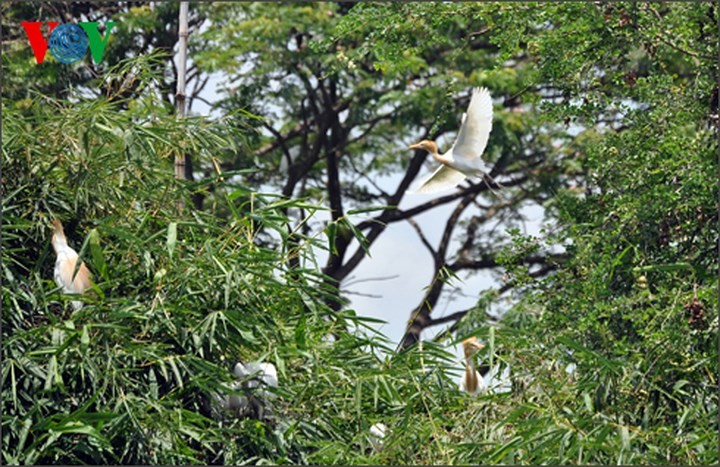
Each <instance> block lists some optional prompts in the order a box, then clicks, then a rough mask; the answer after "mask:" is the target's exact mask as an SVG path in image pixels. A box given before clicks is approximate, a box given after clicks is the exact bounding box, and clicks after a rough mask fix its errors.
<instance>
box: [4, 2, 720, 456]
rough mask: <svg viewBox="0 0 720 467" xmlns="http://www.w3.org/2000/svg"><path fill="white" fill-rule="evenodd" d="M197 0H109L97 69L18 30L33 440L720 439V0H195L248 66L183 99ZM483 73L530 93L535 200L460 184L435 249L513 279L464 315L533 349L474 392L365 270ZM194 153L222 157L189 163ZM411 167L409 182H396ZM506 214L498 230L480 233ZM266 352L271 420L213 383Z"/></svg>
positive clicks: (114, 447) (111, 449) (535, 447)
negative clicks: (450, 240)
mask: <svg viewBox="0 0 720 467" xmlns="http://www.w3.org/2000/svg"><path fill="white" fill-rule="evenodd" d="M78 8H80V7H78ZM82 8H86V9H87V7H82ZM176 10H177V8H176V4H172V3H168V4H162V3H161V4H158V5H157V7H156V8H149V7H148V6H147V5H139V6H133V7H129V8H124V7H118V8H114V7H113V8H112V9H108V10H103V9H102V8H100V7H98V9H97V10H93V9H92V8H89V9H87V11H84V10H83V11H81V13H83V14H88V15H90V16H91V17H93V18H94V17H98V18H103V17H110V16H112V17H113V18H114V19H116V20H118V21H119V23H120V24H121V26H119V29H118V31H117V37H116V38H113V41H115V42H112V41H111V44H113V45H112V47H111V49H110V50H109V51H108V56H107V62H106V63H105V64H103V65H102V66H97V67H96V68H95V69H93V70H90V69H89V68H85V67H84V66H83V65H81V64H78V65H76V66H74V67H72V66H65V65H60V64H57V63H53V61H52V60H51V59H48V62H47V63H45V64H43V65H42V66H38V65H35V64H34V59H33V58H32V53H31V52H30V51H29V48H25V47H21V46H20V45H19V44H20V43H19V42H17V43H12V44H9V45H8V46H7V52H8V53H3V56H2V66H3V81H4V83H5V84H7V86H6V87H4V89H3V94H2V97H3V100H2V128H3V134H2V200H3V206H2V227H3V231H2V268H3V269H2V281H3V285H2V292H3V297H2V310H3V313H2V338H3V348H2V353H3V362H2V413H3V418H2V428H3V430H2V446H3V447H2V459H3V461H4V462H5V463H8V464H33V463H36V464H54V463H70V464H79V463H86V464H98V463H102V464H181V463H182V464H219V463H222V464H240V463H282V464H292V463H305V464H308V463H309V464H523V465H524V464H528V465H532V464H616V463H617V464H687V465H690V464H694V465H706V464H711V463H716V462H717V461H718V440H717V429H718V426H717V414H718V334H717V328H718V324H719V323H718V317H717V314H716V310H717V308H718V297H717V280H718V260H717V258H718V253H719V252H718V234H717V231H718V229H717V226H718V214H717V213H718V210H717V206H718V192H717V176H718V165H717V156H718V121H719V119H718V105H717V100H718V89H717V87H716V86H717V84H716V80H717V73H718V68H717V62H716V60H717V57H718V50H717V46H718V44H717V39H716V37H715V35H714V32H716V30H717V24H718V11H717V9H716V6H713V4H711V3H694V4H648V3H622V2H617V3H608V4H597V3H579V2H574V3H565V2H562V3H550V4H537V3H530V4H523V3H419V4H393V3H358V4H356V5H354V6H353V5H349V4H341V5H338V4H335V3H307V4H302V3H301V4H296V3H292V4H267V3H240V4H213V5H210V4H203V5H200V4H198V5H193V7H192V13H193V22H194V24H195V25H199V24H201V23H202V22H203V21H205V20H210V21H212V24H213V27H210V28H206V29H203V30H201V32H200V31H198V32H197V34H196V35H195V36H191V38H190V41H191V50H190V54H189V55H190V57H191V59H192V60H193V63H194V64H195V66H196V67H197V68H195V70H197V73H198V75H200V74H202V73H209V72H221V73H223V74H224V75H225V76H226V77H227V81H228V83H230V84H231V85H232V90H231V91H229V92H228V93H227V95H225V96H223V97H222V99H219V100H218V102H216V103H215V104H216V108H215V110H216V114H217V116H215V117H212V118H210V117H199V116H191V117H188V118H186V119H183V120H177V119H176V118H175V116H174V114H173V112H174V110H173V107H172V106H171V105H169V104H170V102H169V101H170V100H171V95H172V86H173V85H174V84H173V82H172V78H168V73H170V71H169V70H171V68H172V67H171V66H169V63H170V59H169V58H168V56H167V54H163V53H162V52H164V51H165V52H167V51H168V50H169V48H168V47H171V46H172V44H173V39H174V37H175V36H174V35H173V33H172V32H173V31H174V29H173V28H174V27H176V25H175V24H174V23H172V21H175V15H176ZM33 12H34V13H37V11H36V10H32V8H30V7H28V6H27V5H17V6H14V7H12V8H6V9H5V10H4V15H3V23H4V24H5V23H6V22H11V23H13V24H14V23H15V22H19V21H21V20H24V19H26V18H27V16H28V15H31V14H32V13H33ZM149 30H152V31H153V32H152V33H148V32H144V31H149ZM4 47H5V45H4ZM151 51H152V53H151ZM123 55H126V56H127V57H131V58H124V57H123ZM91 71H92V72H91ZM60 76H61V77H62V80H60V79H57V78H58V77H60ZM63 80H65V81H63ZM24 82H27V83H29V84H28V85H27V87H26V88H25V87H24V86H23V83H24ZM472 85H484V86H488V87H489V88H490V89H491V90H492V92H493V95H494V96H496V97H498V98H500V100H501V101H502V105H500V106H497V107H499V108H496V120H495V127H494V130H493V133H492V136H491V141H490V147H489V150H488V153H489V156H488V157H489V159H490V160H491V161H493V162H498V161H499V163H498V166H499V167H502V171H503V173H504V174H506V175H508V176H509V177H510V180H514V179H513V177H517V180H521V179H522V181H519V182H518V183H517V184H509V186H508V187H507V188H505V189H503V191H502V192H503V193H504V194H506V196H507V198H506V200H508V201H507V203H506V204H507V205H500V204H501V203H498V204H495V205H493V204H492V203H496V202H497V200H494V198H493V197H492V196H491V195H489V194H488V193H487V192H486V191H485V190H481V189H479V188H477V186H475V187H474V186H472V185H471V186H469V187H464V188H463V190H465V192H464V193H466V194H467V193H469V194H470V195H472V196H474V197H471V198H467V199H468V201H467V206H475V207H473V208H472V209H476V210H477V211H478V212H474V211H473V213H472V214H471V215H469V216H468V217H466V218H463V219H462V220H461V221H457V219H456V221H457V225H458V226H459V227H462V231H461V232H460V233H459V235H460V240H461V243H463V247H462V249H458V251H457V252H456V253H454V254H453V253H452V252H447V254H446V257H443V258H442V260H443V261H442V262H440V263H439V264H438V268H437V272H438V276H439V275H440V273H443V274H448V275H451V276H452V275H453V273H456V272H458V271H460V270H462V269H463V268H465V269H468V270H473V268H472V267H470V266H467V264H470V263H472V261H466V263H462V262H459V261H460V260H456V259H455V256H457V257H461V258H465V260H467V258H478V259H482V260H484V261H479V262H483V263H490V264H491V265H492V268H493V269H496V270H499V271H500V272H501V273H502V274H503V279H504V284H505V285H506V288H505V289H501V290H499V291H486V293H482V294H480V293H478V306H477V307H476V308H475V309H473V310H471V311H469V312H467V313H466V314H463V315H462V320H460V321H459V322H458V323H456V325H455V327H454V330H455V333H454V334H453V339H452V340H453V342H454V341H457V340H459V339H460V338H462V337H466V336H468V335H476V336H478V337H479V338H480V339H481V340H483V341H484V342H485V343H486V348H485V350H483V351H482V352H481V353H480V359H482V360H484V361H485V362H486V363H489V364H490V365H491V366H494V365H498V366H499V368H500V369H508V368H509V370H510V373H511V377H510V378H511V382H512V389H511V390H510V391H509V392H504V393H491V394H487V395H484V396H481V397H478V398H471V397H468V396H467V395H465V394H463V393H461V392H460V391H458V390H457V386H456V382H455V381H454V379H456V376H457V374H458V373H459V371H460V367H459V366H458V364H457V362H456V361H455V360H456V358H455V357H454V356H453V355H451V354H450V353H449V352H448V350H447V347H446V345H447V343H448V342H449V339H448V340H440V341H439V342H428V341H425V342H421V343H420V344H419V345H416V346H412V347H410V348H409V349H407V350H405V351H404V352H399V353H396V352H394V351H393V350H394V349H393V348H391V343H390V342H388V340H387V339H386V338H385V337H384V336H382V335H381V334H379V333H378V332H376V331H375V330H374V328H373V326H374V324H375V323H374V322H373V320H371V319H368V318H362V317H360V316H358V315H357V314H356V312H355V311H354V310H352V309H350V308H349V307H348V306H347V301H346V300H345V299H344V298H343V297H342V296H341V293H340V291H339V290H338V288H337V285H338V284H339V283H340V282H341V280H342V279H343V278H344V277H346V276H347V273H348V271H351V270H352V268H351V267H350V265H352V264H356V263H354V262H353V261H354V258H361V256H362V254H364V252H365V249H364V248H366V249H369V251H370V252H372V248H373V243H372V242H373V241H374V239H375V238H376V237H377V236H379V235H380V234H381V233H382V230H380V228H379V227H377V228H378V229H379V230H374V229H376V225H380V224H383V223H384V224H383V225H386V224H390V223H392V222H395V221H398V220H402V219H400V218H399V217H398V215H397V214H393V212H397V211H396V210H394V209H393V208H392V206H391V207H390V208H388V207H387V205H394V204H398V203H399V201H400V200H401V199H402V193H403V192H404V190H405V188H406V187H407V184H406V183H405V182H408V183H409V181H410V180H412V179H413V178H414V176H415V175H417V174H418V172H419V170H420V168H421V166H422V159H420V158H419V156H417V157H415V158H412V160H411V161H410V158H407V159H404V158H399V157H398V156H397V149H396V148H397V147H398V146H400V147H402V144H401V141H404V139H405V138H411V137H412V136H417V135H420V134H426V135H431V136H434V137H436V136H440V135H443V134H445V133H446V132H450V131H453V129H454V128H455V127H456V125H457V123H456V107H458V106H460V107H462V105H464V104H463V103H462V102H460V103H459V102H456V101H453V100H452V99H449V98H448V97H449V96H457V94H458V93H460V92H461V91H463V90H464V89H466V88H467V87H469V86H472ZM179 153H190V154H192V155H193V158H194V161H195V164H196V173H197V179H196V180H195V181H182V182H181V181H177V180H174V179H173V170H172V160H173V158H174V156H175V155H176V154H179ZM334 172H336V173H335V178H333V177H334V175H333V173H334ZM403 172H404V173H406V174H407V175H406V178H404V179H403V182H401V183H400V185H398V187H397V191H384V190H381V189H379V188H378V186H376V185H373V183H372V181H373V179H378V180H379V179H380V178H382V177H385V176H387V175H389V174H393V173H403ZM333 180H337V181H338V188H337V190H334V189H333V188H332V186H328V185H332V183H333ZM368 180H369V181H368ZM339 182H342V183H339ZM393 190H394V188H393ZM473 190H475V191H473ZM198 195H200V196H201V198H202V202H201V203H200V204H201V206H200V209H189V208H186V209H184V210H180V209H178V202H179V201H180V200H185V204H186V206H190V205H191V202H190V200H191V198H192V197H193V196H196V197H197V196H198ZM328 197H329V198H330V199H329V200H327V199H326V198H328ZM456 199H458V200H460V197H457V198H456ZM471 201H474V202H475V204H472V203H471ZM462 202H464V199H463V200H462V201H461V203H462ZM523 203H535V204H536V205H541V206H542V207H543V208H544V212H545V215H546V220H547V222H546V227H545V228H544V229H543V230H542V232H541V233H540V234H539V235H536V236H528V235H524V234H523V233H521V230H520V229H519V228H517V227H518V226H519V225H520V224H519V222H520V221H519V217H520V216H519V211H520V207H521V206H522V205H523ZM346 208H355V209H360V210H362V209H365V208H371V209H376V210H381V214H380V216H384V217H379V218H375V220H377V221H378V222H374V223H373V222H371V223H368V224H367V225H364V224H363V223H362V221H361V220H360V221H358V220H357V218H355V217H352V216H351V213H352V212H353V211H352V210H351V209H348V210H347V211H345V209H346ZM463 209H465V208H463ZM320 212H322V213H327V214H328V215H327V216H324V217H323V218H322V219H323V221H322V222H320V221H318V220H317V219H316V218H314V217H313V214H315V213H320ZM490 212H492V213H493V214H490ZM496 212H501V213H502V219H503V221H504V223H503V224H502V228H501V229H495V230H493V231H489V230H488V231H480V232H476V230H475V229H474V228H473V227H472V226H473V225H474V224H473V222H474V221H476V220H477V219H481V218H482V219H484V218H492V217H493V215H494V213H496ZM461 213H462V211H460V213H459V214H461ZM459 214H458V217H460V216H459ZM393 216H396V217H393ZM53 218H59V219H61V220H62V221H63V223H64V224H65V230H66V233H67V234H68V237H69V240H70V244H71V246H74V247H75V249H76V250H78V251H79V252H80V254H81V256H82V257H83V258H84V260H85V261H86V262H87V263H88V265H89V266H90V269H91V270H92V271H93V273H94V279H95V285H96V286H95V287H94V290H93V292H91V293H89V294H86V295H84V296H83V297H82V300H83V301H84V302H85V306H84V308H82V309H81V310H79V311H75V312H73V311H72V308H71V307H70V304H69V303H68V302H69V301H71V299H74V298H77V297H72V298H71V297H68V296H66V295H63V294H62V293H61V291H60V289H59V288H57V287H56V285H55V283H54V282H53V280H52V276H53V272H52V270H53V265H54V253H53V250H52V247H51V246H50V241H49V240H50V235H51V233H50V226H49V224H50V221H51V220H52V219H53ZM478 222H479V221H478ZM383 228H384V227H383ZM459 230H460V229H459ZM499 230H502V232H500V231H499ZM452 233H453V231H452V229H450V234H452ZM450 236H452V235H450ZM359 244H362V247H359V248H358V249H357V251H358V253H353V255H350V254H349V253H348V256H347V257H345V256H344V255H345V253H346V252H347V251H351V250H352V249H350V248H349V246H351V245H355V246H358V245H359ZM446 246H447V245H446ZM363 247H364V248H363ZM440 249H441V248H438V250H440ZM443 251H444V250H443ZM318 252H323V254H325V255H327V256H329V258H330V259H329V260H328V262H327V263H326V264H324V265H321V264H319V260H318V256H319V254H318ZM558 252H560V253H561V254H558ZM358 255H360V256H358ZM537 257H541V258H546V259H547V260H544V261H542V262H541V263H540V267H539V268H538V267H533V266H534V265H533V263H532V262H529V261H528V259H527V258H537ZM550 258H556V259H552V260H551V259H550ZM435 259H436V260H437V258H435ZM491 260H492V261H491ZM353 267H354V266H353ZM543 267H544V268H545V269H543ZM478 269H479V268H478ZM539 272H542V274H540V273H539ZM508 290H512V291H513V298H514V300H513V301H512V304H511V306H510V308H509V309H508V310H507V312H506V313H505V315H504V316H503V318H502V319H501V320H500V322H499V323H497V324H493V325H490V324H489V323H488V321H487V319H486V315H485V310H486V309H487V307H488V305H489V304H490V303H498V302H501V301H502V293H504V292H506V291H508ZM467 293H477V291H467ZM438 295H439V292H438ZM434 299H435V300H436V299H437V297H435V298H434ZM427 300H429V299H427ZM427 300H425V301H427ZM433 306H434V305H431V306H430V307H429V308H430V309H432V307H433ZM403 312H404V311H403ZM428 313H430V311H428ZM383 354H384V355H387V356H385V357H379V356H378V355H383ZM239 359H240V360H243V361H249V360H253V359H261V360H264V361H269V362H272V363H273V364H275V365H276V366H277V368H278V373H279V381H280V385H279V388H277V390H275V391H274V392H275V393H276V395H275V396H276V397H274V398H273V399H272V402H271V405H272V412H273V413H272V416H270V417H269V418H268V419H263V420H255V419H252V418H235V417H232V416H230V415H229V414H228V413H224V412H223V411H222V410H221V409H220V408H219V407H218V406H217V404H216V402H215V399H214V397H213V394H218V393H231V392H232V390H230V389H229V385H230V383H231V381H232V379H233V375H232V373H231V371H230V370H231V369H232V367H233V365H234V363H235V362H236V361H237V360H239ZM568 365H572V367H574V371H567V369H568ZM498 371H499V370H498ZM377 422H382V423H385V424H386V425H387V426H388V427H389V430H388V435H387V437H386V439H385V446H384V449H382V450H380V451H375V450H373V449H372V448H371V445H370V440H369V438H368V433H369V431H368V430H369V428H370V426H371V425H373V424H374V423H377Z"/></svg>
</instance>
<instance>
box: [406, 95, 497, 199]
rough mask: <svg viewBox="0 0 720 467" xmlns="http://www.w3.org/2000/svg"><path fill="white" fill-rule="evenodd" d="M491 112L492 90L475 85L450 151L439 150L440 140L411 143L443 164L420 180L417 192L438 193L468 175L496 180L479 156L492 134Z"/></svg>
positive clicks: (413, 147)
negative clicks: (442, 151)
mask: <svg viewBox="0 0 720 467" xmlns="http://www.w3.org/2000/svg"><path fill="white" fill-rule="evenodd" d="M492 116H493V106H492V99H491V97H490V91H488V90H487V88H475V89H473V92H472V97H471V98H470V104H469V105H468V109H467V113H465V114H463V116H462V122H461V126H460V131H459V132H458V136H457V139H456V140H455V143H454V144H453V145H452V147H451V148H450V150H449V151H448V152H446V153H445V154H440V153H439V152H438V147H437V144H436V143H435V142H434V141H430V140H426V139H425V140H422V141H420V142H419V143H417V144H413V145H412V146H410V148H409V149H424V150H426V151H427V152H429V153H430V154H431V155H432V156H433V158H434V159H435V160H436V161H438V162H440V164H442V165H441V166H440V167H439V168H438V169H437V170H435V172H433V174H432V175H430V176H429V177H428V178H427V179H425V180H424V181H423V182H422V183H420V185H419V186H418V187H417V188H416V189H415V191H414V193H435V192H438V191H442V190H447V189H449V188H454V187H456V186H458V184H460V183H461V182H462V181H463V180H465V178H467V177H468V176H478V177H480V176H484V177H487V178H489V179H490V180H492V181H493V182H495V181H494V180H493V179H492V178H491V177H490V175H489V172H490V167H488V166H487V165H486V164H485V162H484V161H483V160H482V159H481V157H480V156H482V154H483V152H484V151H485V147H486V146H487V143H488V139H489V138H490V130H491V129H492ZM495 183H497V182H495ZM488 187H490V185H488Z"/></svg>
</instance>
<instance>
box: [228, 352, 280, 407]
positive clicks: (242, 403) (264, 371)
mask: <svg viewBox="0 0 720 467" xmlns="http://www.w3.org/2000/svg"><path fill="white" fill-rule="evenodd" d="M233 373H235V377H236V381H234V382H233V383H232V384H231V386H230V387H231V388H232V389H233V391H239V390H240V389H250V390H252V392H251V393H249V394H248V395H247V396H241V395H236V394H231V395H225V396H221V395H220V394H215V395H214V397H215V399H216V400H217V401H218V402H219V403H220V406H221V407H222V408H223V409H225V410H229V411H231V412H233V413H235V415H237V416H242V417H244V416H248V415H250V416H253V417H254V418H257V419H262V418H264V416H265V412H266V411H268V412H270V413H272V411H271V410H270V408H269V405H268V400H269V399H270V398H271V397H272V396H273V394H272V392H270V391H267V390H265V389H263V388H264V387H271V388H277V387H278V377H277V369H276V368H275V365H273V364H272V363H265V362H261V363H258V362H250V363H246V364H245V363H242V362H238V363H236V364H235V368H234V369H233Z"/></svg>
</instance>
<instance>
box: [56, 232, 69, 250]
mask: <svg viewBox="0 0 720 467" xmlns="http://www.w3.org/2000/svg"><path fill="white" fill-rule="evenodd" d="M52 246H53V248H54V249H55V253H57V252H58V251H60V249H62V248H67V246H68V244H67V238H65V233H64V232H62V231H57V230H56V231H55V233H54V234H53V236H52Z"/></svg>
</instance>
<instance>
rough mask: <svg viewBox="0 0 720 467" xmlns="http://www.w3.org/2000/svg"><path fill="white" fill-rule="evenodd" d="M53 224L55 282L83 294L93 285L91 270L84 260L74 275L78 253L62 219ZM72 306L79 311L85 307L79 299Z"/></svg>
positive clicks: (68, 289)
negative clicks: (73, 247)
mask: <svg viewBox="0 0 720 467" xmlns="http://www.w3.org/2000/svg"><path fill="white" fill-rule="evenodd" d="M52 225H53V236H52V246H53V249H54V250H55V254H56V255H57V259H56V260H55V274H54V277H55V283H56V284H57V285H58V287H62V288H63V291H64V292H65V293H69V294H81V293H83V292H85V291H86V290H87V289H89V288H90V287H91V284H92V283H91V281H90V279H91V276H90V270H89V269H88V268H87V266H85V262H84V261H83V262H81V263H80V267H79V268H78V270H77V273H76V274H75V275H74V276H73V273H74V272H75V266H76V265H77V262H78V254H77V252H76V251H75V250H73V249H72V248H70V247H69V246H68V243H67V238H66V237H65V231H64V230H63V226H62V224H61V223H60V221H59V220H57V219H54V220H53V221H52ZM72 306H73V308H74V309H75V311H77V310H79V309H80V308H82V307H83V303H82V302H81V301H78V300H73V301H72Z"/></svg>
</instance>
